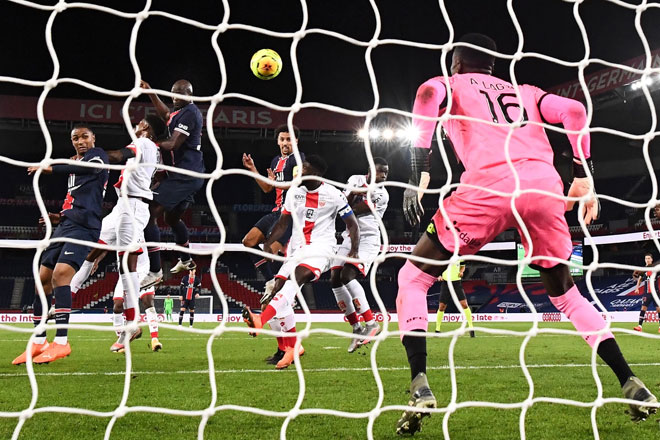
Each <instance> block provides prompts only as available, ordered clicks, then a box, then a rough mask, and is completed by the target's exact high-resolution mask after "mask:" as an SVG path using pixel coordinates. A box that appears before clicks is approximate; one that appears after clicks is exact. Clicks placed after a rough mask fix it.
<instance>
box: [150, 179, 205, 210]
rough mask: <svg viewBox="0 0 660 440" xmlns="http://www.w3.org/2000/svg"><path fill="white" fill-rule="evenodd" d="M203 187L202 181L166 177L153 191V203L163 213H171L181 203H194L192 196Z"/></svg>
mask: <svg viewBox="0 0 660 440" xmlns="http://www.w3.org/2000/svg"><path fill="white" fill-rule="evenodd" d="M203 185H204V179H197V178H195V177H190V178H182V177H178V176H175V177H167V178H166V179H164V180H163V181H162V182H160V185H158V187H157V188H156V189H155V190H153V194H154V202H156V203H158V204H159V205H161V206H162V207H164V208H165V211H172V210H174V208H176V207H177V206H178V205H179V204H181V203H194V202H195V198H194V197H193V196H194V195H195V193H196V192H197V191H199V190H200V188H201V187H202V186H203Z"/></svg>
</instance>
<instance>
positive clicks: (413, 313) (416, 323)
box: [396, 261, 436, 339]
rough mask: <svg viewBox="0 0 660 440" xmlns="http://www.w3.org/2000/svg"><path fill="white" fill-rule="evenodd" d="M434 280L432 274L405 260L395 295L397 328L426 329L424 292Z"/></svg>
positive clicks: (426, 317)
mask: <svg viewBox="0 0 660 440" xmlns="http://www.w3.org/2000/svg"><path fill="white" fill-rule="evenodd" d="M435 281H436V278H435V277H434V276H433V275H429V274H427V273H424V272H422V271H421V270H419V269H418V268H417V267H416V266H415V265H414V264H412V263H411V262H410V261H406V264H404V265H403V267H402V268H401V270H399V293H398V294H397V297H396V313H397V314H398V317H399V330H401V331H412V330H423V331H426V330H427V328H428V323H429V310H428V305H427V304H426V294H427V292H428V290H429V287H431V286H432V285H433V283H435ZM401 339H403V335H401Z"/></svg>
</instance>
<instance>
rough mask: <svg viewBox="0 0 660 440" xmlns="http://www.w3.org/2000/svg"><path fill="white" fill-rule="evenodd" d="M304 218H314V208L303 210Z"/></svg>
mask: <svg viewBox="0 0 660 440" xmlns="http://www.w3.org/2000/svg"><path fill="white" fill-rule="evenodd" d="M305 218H306V219H308V220H311V219H313V218H314V210H313V209H308V210H307V211H305Z"/></svg>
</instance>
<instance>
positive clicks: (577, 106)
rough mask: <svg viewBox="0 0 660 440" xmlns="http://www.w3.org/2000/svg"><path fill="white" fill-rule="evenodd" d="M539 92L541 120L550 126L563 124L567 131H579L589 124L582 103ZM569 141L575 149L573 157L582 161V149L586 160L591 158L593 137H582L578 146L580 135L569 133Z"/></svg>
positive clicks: (539, 90)
mask: <svg viewBox="0 0 660 440" xmlns="http://www.w3.org/2000/svg"><path fill="white" fill-rule="evenodd" d="M537 90H538V95H540V96H539V97H538V100H537V102H538V107H539V113H540V115H541V118H542V119H543V121H544V122H546V123H548V124H559V123H561V124H562V125H563V126H564V128H565V129H566V130H570V131H579V130H582V128H584V126H585V125H586V124H587V111H586V110H585V108H584V105H582V103H581V102H579V101H576V100H574V99H570V98H565V97H563V96H559V95H553V94H551V93H545V92H544V91H542V90H541V89H537ZM566 136H568V140H569V142H570V143H571V147H573V157H574V158H575V159H580V158H581V157H582V156H581V155H580V149H582V152H583V153H584V158H585V159H589V158H590V157H591V136H590V134H589V133H587V134H585V135H583V136H582V142H580V143H579V144H578V137H579V135H578V134H576V133H572V134H571V133H568V134H567V135H566Z"/></svg>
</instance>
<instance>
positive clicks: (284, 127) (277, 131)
mask: <svg viewBox="0 0 660 440" xmlns="http://www.w3.org/2000/svg"><path fill="white" fill-rule="evenodd" d="M288 132H289V125H288V124H282V125H280V126H279V127H277V128H276V129H275V139H277V138H278V136H279V135H280V133H288ZM293 135H294V136H295V138H296V139H300V129H299V128H298V127H296V126H295V125H294V126H293Z"/></svg>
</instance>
